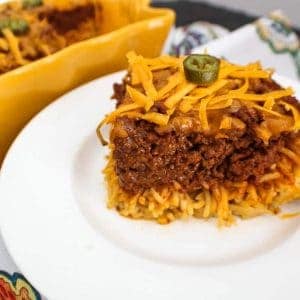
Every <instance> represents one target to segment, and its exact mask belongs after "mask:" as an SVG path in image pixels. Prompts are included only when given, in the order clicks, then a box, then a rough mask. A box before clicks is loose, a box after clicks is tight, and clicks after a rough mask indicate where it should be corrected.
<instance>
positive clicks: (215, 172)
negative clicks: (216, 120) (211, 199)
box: [111, 79, 296, 194]
mask: <svg viewBox="0 0 300 300" xmlns="http://www.w3.org/2000/svg"><path fill="white" fill-rule="evenodd" d="M125 82H128V79H127V80H125V81H124V83H123V85H115V95H114V97H116V98H117V100H118V103H119V104H120V103H121V102H122V101H123V99H124V97H125V89H124V84H125ZM252 88H253V89H254V92H256V93H263V92H266V91H270V90H275V89H278V88H279V86H278V85H277V84H276V83H274V82H270V81H265V82H264V81H256V82H255V84H253V85H252ZM288 101H290V102H293V103H294V102H296V100H295V99H294V98H293V97H290V98H289V99H288ZM231 116H232V117H234V118H238V119H239V120H241V121H242V122H243V123H244V124H245V126H244V128H240V129H230V130H227V131H226V130H218V131H217V132H215V133H214V134H205V133H203V132H201V131H199V130H198V129H197V126H195V124H193V126H188V128H187V129H186V130H180V129H178V128H176V127H173V128H172V127H170V128H171V129H169V130H161V128H159V127H158V126H157V125H155V124H152V123H149V122H147V121H144V120H135V119H130V118H128V117H120V118H119V119H118V120H117V122H116V125H115V126H114V128H113V130H112V133H111V139H112V142H113V143H114V152H113V157H114V159H115V162H116V173H117V175H118V178H119V184H120V186H121V187H122V188H123V189H124V190H125V191H127V192H128V193H132V194H135V193H138V192H142V191H144V190H146V189H149V188H155V189H157V190H160V189H162V188H163V187H166V186H173V185H174V182H177V183H179V184H180V185H181V187H182V189H183V190H184V191H185V192H188V193H193V192H197V191H199V190H201V189H203V188H206V189H208V188H211V187H213V186H215V185H218V184H220V183H224V182H241V181H247V182H250V183H253V184H259V180H260V178H261V177H262V176H263V175H264V174H266V173H268V172H270V171H271V168H272V166H273V165H274V164H275V163H276V162H277V161H278V159H279V158H280V152H279V149H280V148H282V147H285V146H287V145H288V144H289V143H290V142H291V139H293V138H294V135H295V133H290V132H289V133H286V132H283V133H281V134H280V135H277V136H275V137H272V138H271V139H270V140H269V143H268V144H266V143H264V142H263V140H262V139H260V138H259V137H258V136H257V134H256V131H255V128H256V126H257V125H259V124H261V123H262V122H263V121H264V117H263V115H262V114H261V113H260V112H259V111H257V110H255V109H253V108H248V107H246V106H242V107H240V108H239V109H238V110H237V111H234V112H231ZM121 132H122V134H121Z"/></svg>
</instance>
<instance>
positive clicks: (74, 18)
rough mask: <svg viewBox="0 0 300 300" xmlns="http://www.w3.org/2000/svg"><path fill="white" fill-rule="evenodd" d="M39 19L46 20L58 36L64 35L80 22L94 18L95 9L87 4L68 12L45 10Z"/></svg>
mask: <svg viewBox="0 0 300 300" xmlns="http://www.w3.org/2000/svg"><path fill="white" fill-rule="evenodd" d="M39 18H40V19H41V20H43V19H47V21H48V22H49V24H51V25H52V26H53V28H54V29H55V30H56V31H57V32H58V33H59V34H65V33H66V32H67V31H69V30H74V29H76V28H77V27H78V26H79V25H80V24H81V23H82V22H85V21H86V20H88V19H92V18H95V7H94V5H93V4H91V3H89V4H87V5H82V6H77V7H75V8H72V9H69V10H58V9H51V10H45V11H42V12H41V13H40V15H39Z"/></svg>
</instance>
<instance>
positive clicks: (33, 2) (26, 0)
mask: <svg viewBox="0 0 300 300" xmlns="http://www.w3.org/2000/svg"><path fill="white" fill-rule="evenodd" d="M22 3H23V8H33V7H37V6H40V5H42V4H43V0H23V1H22Z"/></svg>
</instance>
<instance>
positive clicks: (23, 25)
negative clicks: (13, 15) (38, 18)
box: [0, 18, 29, 35]
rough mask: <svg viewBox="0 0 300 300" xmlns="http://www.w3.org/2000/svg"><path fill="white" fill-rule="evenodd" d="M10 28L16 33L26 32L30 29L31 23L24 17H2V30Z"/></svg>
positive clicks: (0, 25) (0, 27)
mask: <svg viewBox="0 0 300 300" xmlns="http://www.w3.org/2000/svg"><path fill="white" fill-rule="evenodd" d="M5 28H9V29H10V30H11V31H12V32H13V33H14V34H17V35H20V34H24V33H26V32H27V31H28V29H29V24H28V22H27V21H26V20H23V19H10V18H6V19H2V20H0V31H1V30H3V29H5Z"/></svg>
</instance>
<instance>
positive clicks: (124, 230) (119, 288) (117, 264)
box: [0, 73, 300, 300]
mask: <svg viewBox="0 0 300 300" xmlns="http://www.w3.org/2000/svg"><path fill="white" fill-rule="evenodd" d="M123 75H124V73H117V74H113V75H111V76H108V77H104V78H102V79H99V80H96V81H93V82H91V83H89V84H87V85H85V86H83V87H81V88H79V89H77V90H74V91H73V92H71V93H69V94H67V95H66V96H64V97H62V98H61V99H60V100H59V101H57V102H56V103H54V104H53V105H51V106H49V107H48V108H47V109H45V110H44V111H43V112H42V113H40V114H39V115H38V116H37V117H36V118H35V119H34V120H33V121H32V122H31V123H30V124H29V125H28V126H27V127H26V128H25V129H24V130H23V132H22V133H21V135H20V136H19V137H18V138H17V140H16V141H15V143H14V145H13V146H12V148H11V149H10V151H9V153H8V155H7V157H6V160H5V162H4V164H3V167H2V170H1V177H0V191H1V192H0V225H1V231H2V234H3V237H4V239H5V242H6V244H7V247H8V249H9V252H10V253H11V255H12V256H13V258H14V259H15V261H16V263H17V265H18V266H19V267H20V268H21V271H22V272H24V274H25V275H26V276H27V277H28V279H29V280H30V281H31V282H32V283H33V284H34V285H35V286H36V288H37V289H39V290H40V291H41V292H42V293H44V294H45V295H46V296H47V297H49V299H51V300H69V299H72V300H82V299H105V300H108V299H131V300H141V299H143V300H150V299H151V300H153V299H156V300H162V299H164V300H165V299H167V300H168V299H170V300H171V299H172V300H182V299H188V297H190V299H201V300H202V299H218V300H219V299H222V300H223V299H230V300H237V299H238V300H240V299H243V300H248V299H251V300H253V299H264V300H268V299H272V300H275V299H276V300H277V299H278V300H279V299H280V300H281V299H285V298H286V296H287V295H289V299H299V292H300V287H299V277H300V271H299V270H300V260H299V249H300V231H299V230H298V229H299V222H300V221H299V219H291V220H288V221H281V220H279V219H278V218H277V217H260V218H256V219H253V220H249V221H241V222H239V225H238V226H233V227H231V228H228V229H223V230H220V229H218V228H217V227H216V226H215V222H214V221H209V222H206V221H201V220H196V219H190V220H186V221H177V222H174V223H172V224H171V225H167V226H161V225H157V224H155V223H153V222H144V221H132V220H128V219H125V218H123V217H120V216H119V215H118V214H117V213H116V212H115V211H113V210H108V209H107V208H106V205H105V201H106V200H105V198H106V192H105V186H104V183H103V177H102V174H101V169H103V167H104V164H105V153H106V152H107V150H106V149H105V148H103V147H102V146H101V145H100V144H99V142H98V140H97V138H96V135H95V128H96V126H97V124H98V122H99V121H100V120H101V119H102V118H103V116H104V114H105V113H107V112H109V111H110V110H111V109H113V102H112V101H111V100H109V98H110V95H111V93H112V92H111V86H112V84H113V83H114V82H116V81H120V80H121V78H122V76H123ZM278 80H279V81H280V82H281V83H282V84H284V85H292V86H293V87H294V88H295V90H296V91H297V95H298V96H300V88H299V87H298V85H297V84H296V83H294V82H292V81H289V80H288V79H284V78H282V77H278ZM294 206H295V207H296V208H297V204H295V205H294ZM299 209H300V208H299Z"/></svg>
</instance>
